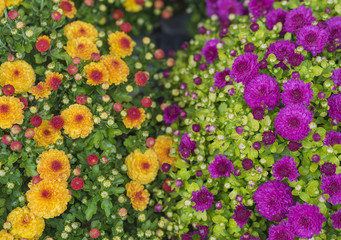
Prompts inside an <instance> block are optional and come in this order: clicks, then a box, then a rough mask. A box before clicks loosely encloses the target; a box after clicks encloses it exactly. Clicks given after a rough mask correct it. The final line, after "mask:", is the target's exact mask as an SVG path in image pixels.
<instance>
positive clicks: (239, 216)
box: [236, 208, 249, 220]
mask: <svg viewBox="0 0 341 240" xmlns="http://www.w3.org/2000/svg"><path fill="white" fill-rule="evenodd" d="M236 217H237V219H239V220H246V219H247V218H248V217H249V213H248V211H247V209H244V208H243V209H239V210H238V211H237V212H236Z"/></svg>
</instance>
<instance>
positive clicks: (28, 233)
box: [0, 206, 45, 239]
mask: <svg viewBox="0 0 341 240" xmlns="http://www.w3.org/2000/svg"><path fill="white" fill-rule="evenodd" d="M7 222H10V223H11V231H10V232H11V234H12V235H13V236H14V237H16V238H26V239H38V238H39V237H40V236H41V235H42V234H43V231H44V228H45V221H44V219H43V218H41V217H38V216H36V215H34V214H33V213H32V211H31V210H30V209H29V208H28V207H26V206H25V207H22V208H20V207H17V208H16V209H14V210H12V212H10V213H9V214H8V216H7ZM0 239H1V238H0Z"/></svg>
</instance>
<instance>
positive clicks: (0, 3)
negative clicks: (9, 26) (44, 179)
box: [0, 0, 6, 236]
mask: <svg viewBox="0 0 341 240" xmlns="http://www.w3.org/2000/svg"><path fill="white" fill-rule="evenodd" d="M5 8H6V5H5V1H4V0H0V17H2V15H3V14H4V9H5ZM0 233H1V232H0ZM0 236H1V234H0Z"/></svg>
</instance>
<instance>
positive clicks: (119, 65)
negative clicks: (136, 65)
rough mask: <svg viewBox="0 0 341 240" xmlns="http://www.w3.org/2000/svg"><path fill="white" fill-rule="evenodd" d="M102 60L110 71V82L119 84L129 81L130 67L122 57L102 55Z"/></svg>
mask: <svg viewBox="0 0 341 240" xmlns="http://www.w3.org/2000/svg"><path fill="white" fill-rule="evenodd" d="M100 62H101V63H103V64H104V65H105V67H106V68H107V70H108V72H109V81H108V83H109V84H115V85H119V84H121V83H123V82H126V81H127V76H128V75H129V67H128V65H127V64H126V63H125V62H124V61H123V60H122V59H121V58H119V57H115V56H113V55H105V56H102V57H101V61H100Z"/></svg>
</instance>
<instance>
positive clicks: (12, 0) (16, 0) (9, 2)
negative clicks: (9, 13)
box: [5, 0, 23, 8]
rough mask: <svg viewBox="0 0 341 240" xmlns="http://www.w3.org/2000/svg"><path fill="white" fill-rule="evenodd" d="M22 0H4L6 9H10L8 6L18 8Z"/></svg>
mask: <svg viewBox="0 0 341 240" xmlns="http://www.w3.org/2000/svg"><path fill="white" fill-rule="evenodd" d="M22 1H23V0H5V5H6V7H7V8H8V7H10V6H19V5H21V4H22Z"/></svg>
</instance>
